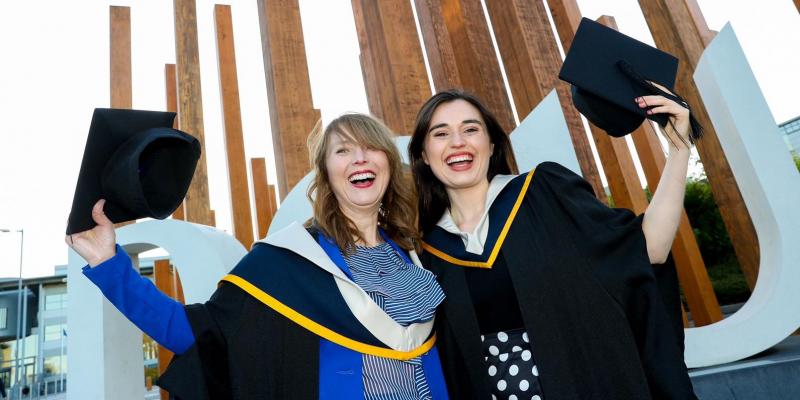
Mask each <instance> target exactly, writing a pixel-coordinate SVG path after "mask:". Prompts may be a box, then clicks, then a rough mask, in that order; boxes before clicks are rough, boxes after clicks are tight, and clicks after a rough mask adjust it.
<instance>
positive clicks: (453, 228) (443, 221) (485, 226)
mask: <svg viewBox="0 0 800 400" xmlns="http://www.w3.org/2000/svg"><path fill="white" fill-rule="evenodd" d="M517 176H518V175H495V177H494V178H492V181H491V182H489V190H488V191H487V192H486V205H485V206H484V209H483V215H482V216H481V219H480V220H479V221H478V225H476V226H475V230H474V231H472V232H464V231H462V230H461V229H459V228H458V225H456V223H455V222H454V221H453V216H452V215H451V214H450V209H447V210H445V211H444V213H443V214H442V217H441V218H440V219H439V222H437V223H436V225H438V226H439V227H441V228H442V229H444V230H446V231H448V232H450V233H452V234H454V235H458V236H460V237H461V240H462V241H463V242H464V246H465V247H466V250H467V251H468V252H470V253H472V254H483V246H484V244H485V243H486V236H488V234H489V208H490V207H491V206H492V203H494V201H495V199H497V195H499V194H500V192H501V191H502V190H503V188H505V187H506V185H508V183H509V182H511V180H512V179H514V178H516V177H517Z"/></svg>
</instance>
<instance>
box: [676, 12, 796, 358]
mask: <svg viewBox="0 0 800 400" xmlns="http://www.w3.org/2000/svg"><path fill="white" fill-rule="evenodd" d="M694 80H695V83H696V84H697V88H698V89H699V90H700V95H701V96H702V97H703V102H704V103H705V106H706V110H708V115H709V117H710V118H711V121H712V123H713V124H714V128H715V129H716V131H717V135H718V136H719V141H720V143H721V144H722V149H723V150H724V151H725V156H726V157H727V158H728V163H729V164H730V166H731V171H733V176H734V177H735V178H736V183H737V184H738V185H739V190H741V192H742V198H743V199H744V202H745V205H746V206H747V211H748V212H749V213H750V217H751V218H752V220H753V225H754V226H755V228H756V234H757V235H758V242H759V246H760V249H761V262H760V266H759V272H758V280H757V282H756V287H755V289H754V290H753V293H752V295H751V296H750V300H748V301H747V303H745V305H744V306H743V307H742V308H741V309H740V310H739V311H738V312H736V313H735V314H733V315H732V316H730V317H728V318H726V319H724V320H722V321H720V322H717V323H714V324H711V325H707V326H703V327H700V328H692V329H688V330H687V331H686V365H688V366H689V367H703V366H709V365H715V364H722V363H726V362H731V361H736V360H741V359H743V358H745V357H749V356H752V355H754V354H757V353H759V352H761V351H763V350H766V349H768V348H770V347H772V346H774V345H775V344H777V343H778V342H780V341H781V340H783V339H785V338H786V337H787V336H789V335H790V334H791V333H792V332H793V331H794V330H795V329H797V327H798V326H800V207H798V206H797V205H798V201H800V174H798V173H797V169H796V168H795V165H794V163H793V162H792V158H791V156H790V155H789V152H788V151H787V150H786V145H785V144H784V143H783V141H782V140H781V136H780V134H779V133H778V128H777V126H776V124H775V119H774V118H773V117H772V114H771V113H770V111H769V108H768V107H767V103H766V101H765V100H764V96H763V95H762V94H761V90H760V89H759V87H758V83H757V82H756V80H755V77H754V76H753V72H752V71H751V70H750V66H749V64H748V63H747V59H746V58H745V56H744V52H742V48H741V46H740V45H739V42H738V40H737V39H736V34H734V32H733V29H732V28H731V26H730V24H727V25H725V27H724V28H723V29H722V31H720V32H719V33H718V34H717V35H716V37H715V38H714V40H713V41H712V42H711V44H709V46H708V48H706V50H705V52H704V53H703V56H702V57H701V58H700V62H699V63H698V64H697V69H696V70H695V73H694Z"/></svg>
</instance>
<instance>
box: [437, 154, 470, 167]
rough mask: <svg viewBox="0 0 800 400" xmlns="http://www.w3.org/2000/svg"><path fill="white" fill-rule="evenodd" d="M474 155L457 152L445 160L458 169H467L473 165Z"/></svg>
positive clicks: (448, 164)
mask: <svg viewBox="0 0 800 400" xmlns="http://www.w3.org/2000/svg"><path fill="white" fill-rule="evenodd" d="M472 159H473V156H472V154H470V153H456V154H452V155H450V156H449V157H447V158H446V159H445V160H444V162H445V163H446V164H447V166H449V167H450V168H452V169H454V170H456V171H463V170H467V169H469V168H470V167H472Z"/></svg>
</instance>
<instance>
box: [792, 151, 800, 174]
mask: <svg viewBox="0 0 800 400" xmlns="http://www.w3.org/2000/svg"><path fill="white" fill-rule="evenodd" d="M792 158H793V159H794V166H795V167H797V170H798V171H800V155H797V154H792Z"/></svg>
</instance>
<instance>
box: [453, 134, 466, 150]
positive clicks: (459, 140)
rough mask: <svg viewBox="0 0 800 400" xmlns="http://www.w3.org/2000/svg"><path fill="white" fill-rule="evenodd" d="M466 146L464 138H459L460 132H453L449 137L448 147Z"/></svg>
mask: <svg viewBox="0 0 800 400" xmlns="http://www.w3.org/2000/svg"><path fill="white" fill-rule="evenodd" d="M465 144H466V142H465V141H464V138H463V137H462V136H461V132H453V134H452V135H450V146H451V147H456V148H458V147H463V146H464V145H465Z"/></svg>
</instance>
